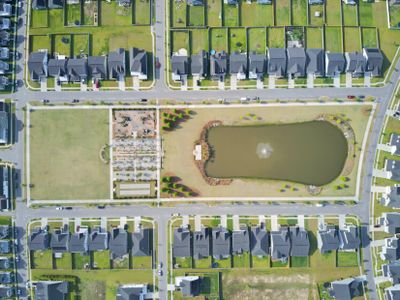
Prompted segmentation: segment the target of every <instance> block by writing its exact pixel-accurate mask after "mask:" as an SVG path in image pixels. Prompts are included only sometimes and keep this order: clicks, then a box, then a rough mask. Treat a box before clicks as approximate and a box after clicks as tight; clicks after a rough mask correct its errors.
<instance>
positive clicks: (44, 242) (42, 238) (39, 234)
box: [28, 227, 50, 251]
mask: <svg viewBox="0 0 400 300" xmlns="http://www.w3.org/2000/svg"><path fill="white" fill-rule="evenodd" d="M28 247H29V250H31V251H38V250H39V251H43V250H46V249H49V248H50V234H49V233H48V232H47V231H44V230H42V229H41V228H40V227H38V228H35V229H34V230H33V231H32V233H31V234H30V235H29V237H28Z"/></svg>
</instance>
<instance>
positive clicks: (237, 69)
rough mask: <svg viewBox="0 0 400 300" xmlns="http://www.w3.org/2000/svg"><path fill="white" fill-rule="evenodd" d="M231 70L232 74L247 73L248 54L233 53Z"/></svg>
mask: <svg viewBox="0 0 400 300" xmlns="http://www.w3.org/2000/svg"><path fill="white" fill-rule="evenodd" d="M229 69H230V73H231V74H237V73H244V74H246V73H247V54H245V53H239V52H233V53H232V54H231V55H230V57H229Z"/></svg>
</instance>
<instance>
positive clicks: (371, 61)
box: [363, 48, 383, 77]
mask: <svg viewBox="0 0 400 300" xmlns="http://www.w3.org/2000/svg"><path fill="white" fill-rule="evenodd" d="M363 55H364V57H365V58H366V60H367V68H366V72H369V73H370V74H371V76H373V77H374V76H375V77H376V76H382V66H383V54H382V51H381V50H380V49H378V48H363Z"/></svg>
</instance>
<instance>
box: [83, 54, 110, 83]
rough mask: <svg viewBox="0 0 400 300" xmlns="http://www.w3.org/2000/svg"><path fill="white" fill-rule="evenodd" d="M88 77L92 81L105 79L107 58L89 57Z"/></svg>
mask: <svg viewBox="0 0 400 300" xmlns="http://www.w3.org/2000/svg"><path fill="white" fill-rule="evenodd" d="M87 63H88V69H89V76H91V77H92V79H93V80H104V79H107V57H106V56H89V57H88V60H87Z"/></svg>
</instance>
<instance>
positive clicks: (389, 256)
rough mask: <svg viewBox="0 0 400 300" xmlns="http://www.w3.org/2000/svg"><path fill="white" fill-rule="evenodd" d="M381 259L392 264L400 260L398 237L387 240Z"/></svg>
mask: <svg viewBox="0 0 400 300" xmlns="http://www.w3.org/2000/svg"><path fill="white" fill-rule="evenodd" d="M384 241H385V243H384V245H383V246H382V251H381V253H380V257H381V259H382V260H388V261H390V262H392V261H395V260H398V259H400V241H399V238H398V237H397V235H395V236H393V237H389V238H386V239H385V240H384Z"/></svg>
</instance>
